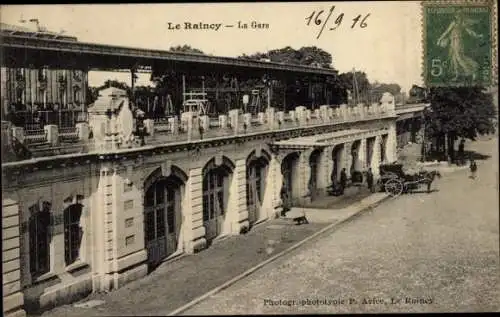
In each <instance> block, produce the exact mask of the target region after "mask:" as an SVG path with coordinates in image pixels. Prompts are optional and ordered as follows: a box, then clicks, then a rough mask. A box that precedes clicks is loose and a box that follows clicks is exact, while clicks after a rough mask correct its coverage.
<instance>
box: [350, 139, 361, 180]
mask: <svg viewBox="0 0 500 317" xmlns="http://www.w3.org/2000/svg"><path fill="white" fill-rule="evenodd" d="M359 151H361V140H356V141H354V142H353V143H352V145H351V158H352V160H351V170H350V171H349V172H350V173H351V175H352V173H354V172H355V171H358V172H359V171H360V170H361V168H362V166H361V162H360V160H359Z"/></svg>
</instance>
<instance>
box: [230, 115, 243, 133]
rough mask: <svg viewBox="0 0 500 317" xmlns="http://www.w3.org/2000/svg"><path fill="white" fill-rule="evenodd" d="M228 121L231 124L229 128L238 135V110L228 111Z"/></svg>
mask: <svg viewBox="0 0 500 317" xmlns="http://www.w3.org/2000/svg"><path fill="white" fill-rule="evenodd" d="M229 121H230V122H231V128H232V129H233V131H234V133H235V134H238V131H239V128H240V110H239V109H232V110H229Z"/></svg>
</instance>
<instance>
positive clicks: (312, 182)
mask: <svg viewBox="0 0 500 317" xmlns="http://www.w3.org/2000/svg"><path fill="white" fill-rule="evenodd" d="M321 153H322V150H321V149H316V150H314V151H313V152H312V153H311V156H309V166H310V167H311V175H310V177H309V193H310V194H311V200H314V199H316V197H317V196H318V176H319V175H318V173H319V164H320V161H319V160H320V157H321Z"/></svg>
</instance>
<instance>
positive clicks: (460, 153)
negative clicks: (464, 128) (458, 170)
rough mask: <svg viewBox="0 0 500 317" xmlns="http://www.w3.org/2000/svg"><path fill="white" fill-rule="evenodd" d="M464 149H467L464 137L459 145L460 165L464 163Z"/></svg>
mask: <svg viewBox="0 0 500 317" xmlns="http://www.w3.org/2000/svg"><path fill="white" fill-rule="evenodd" d="M464 150H465V140H464V139H462V140H460V144H459V145H458V160H459V165H464V164H465V162H464V161H465V160H464Z"/></svg>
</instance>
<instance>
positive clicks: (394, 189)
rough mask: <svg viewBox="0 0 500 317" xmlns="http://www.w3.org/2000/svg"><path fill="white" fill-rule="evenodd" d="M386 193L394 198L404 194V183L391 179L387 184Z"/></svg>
mask: <svg viewBox="0 0 500 317" xmlns="http://www.w3.org/2000/svg"><path fill="white" fill-rule="evenodd" d="M385 192H386V193H387V194H388V195H389V196H392V197H396V196H399V195H401V193H402V192H403V183H401V181H399V180H397V179H390V180H388V181H387V182H386V183H385Z"/></svg>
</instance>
